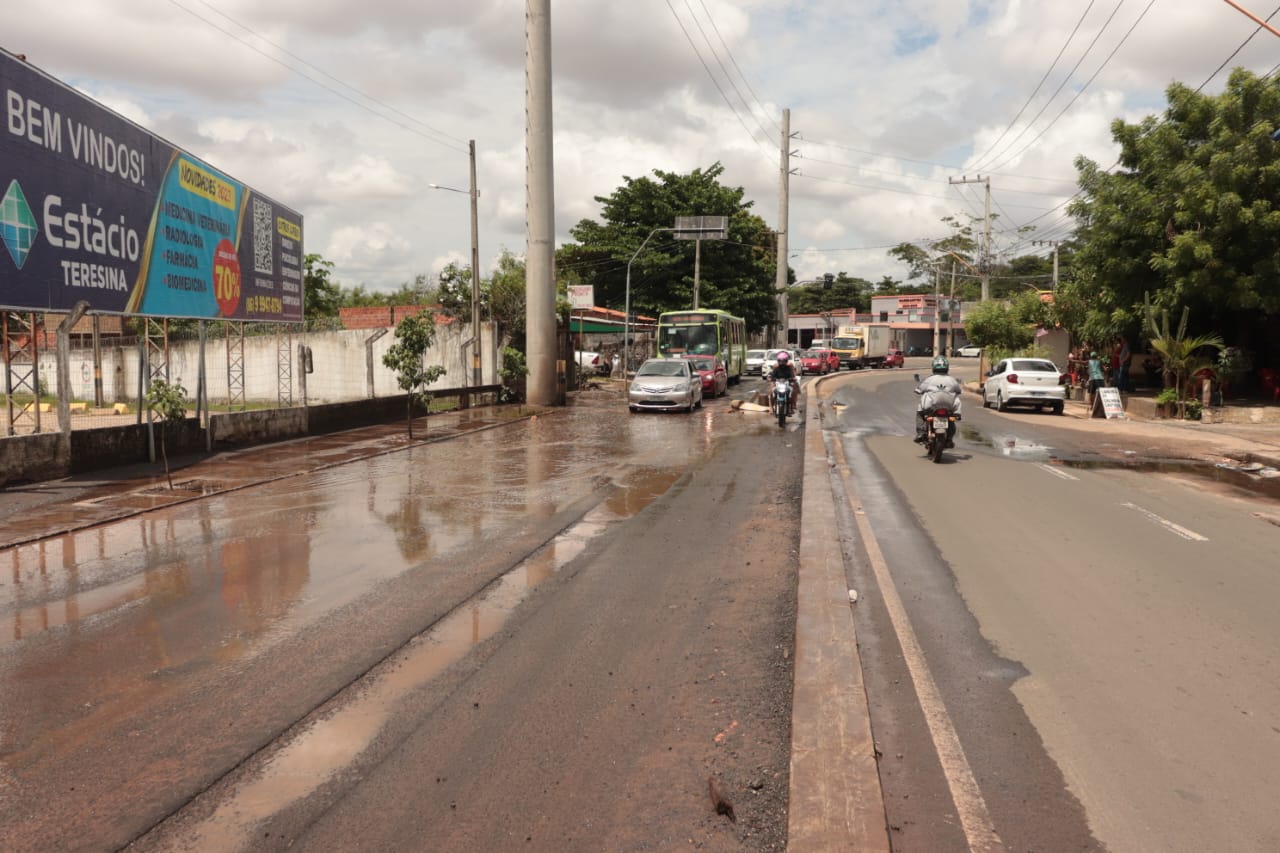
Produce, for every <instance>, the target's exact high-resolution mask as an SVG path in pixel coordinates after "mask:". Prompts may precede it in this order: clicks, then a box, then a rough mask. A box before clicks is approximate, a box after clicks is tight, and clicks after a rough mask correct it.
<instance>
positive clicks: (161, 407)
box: [144, 379, 187, 491]
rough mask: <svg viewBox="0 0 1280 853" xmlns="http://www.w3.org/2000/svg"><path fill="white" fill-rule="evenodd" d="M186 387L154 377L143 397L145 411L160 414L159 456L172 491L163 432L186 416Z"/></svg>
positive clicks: (167, 453)
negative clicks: (145, 405)
mask: <svg viewBox="0 0 1280 853" xmlns="http://www.w3.org/2000/svg"><path fill="white" fill-rule="evenodd" d="M186 395H187V389H186V388H183V387H182V384H181V383H174V384H172V385H170V384H169V383H168V382H166V381H164V380H163V379H155V380H152V382H151V387H149V388H148V389H147V394H146V397H145V398H144V400H145V402H146V404H147V411H149V412H153V413H155V414H157V415H159V416H160V458H161V459H162V460H164V478H165V479H166V480H167V481H168V482H169V491H173V476H172V475H171V474H170V473H169V452H168V449H167V448H166V447H165V433H166V432H168V427H169V425H170V424H180V423H182V420H183V418H185V417H186V416H187V407H186V405H185V404H184V403H183V398H185V397H186Z"/></svg>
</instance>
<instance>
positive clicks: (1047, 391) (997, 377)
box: [982, 358, 1068, 415]
mask: <svg viewBox="0 0 1280 853" xmlns="http://www.w3.org/2000/svg"><path fill="white" fill-rule="evenodd" d="M1067 380H1068V377H1067V375H1066V374H1064V373H1063V372H1062V371H1060V370H1058V366H1057V365H1056V364H1054V363H1053V362H1052V361H1049V360H1048V359H1045V358H1006V359H1004V360H1003V361H1001V362H1000V363H999V364H997V365H996V366H995V367H993V368H992V369H991V371H990V372H989V373H987V381H986V382H984V383H983V385H982V405H983V407H984V408H985V407H986V406H995V407H996V410H997V411H1000V412H1003V411H1005V410H1007V409H1008V408H1009V406H1034V407H1035V408H1037V409H1039V410H1040V411H1044V410H1045V409H1052V410H1053V413H1054V414H1055V415H1060V414H1062V408H1063V406H1064V405H1065V401H1066V399H1067Z"/></svg>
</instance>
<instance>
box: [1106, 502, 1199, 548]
mask: <svg viewBox="0 0 1280 853" xmlns="http://www.w3.org/2000/svg"><path fill="white" fill-rule="evenodd" d="M1120 506H1123V507H1128V508H1129V509H1136V510H1137V511H1138V512H1140V513H1142V514H1143V515H1145V516H1146V517H1147V518H1149V519H1151V520H1152V521H1154V522H1155V523H1156V524H1158V525H1160V526H1161V527H1163V528H1164V529H1165V530H1168V531H1169V532H1171V533H1176V534H1177V535H1178V536H1181V537H1182V538H1183V539H1190V540H1191V541H1193V542H1208V541H1209V537H1208V536H1201V535H1200V534H1199V533H1196V532H1195V531H1194V530H1188V529H1187V528H1185V527H1183V526H1182V525H1180V524H1174V523H1173V522H1172V521H1170V520H1169V519H1167V518H1161V517H1160V516H1158V515H1156V514H1155V513H1154V512H1152V511H1151V510H1149V509H1143V508H1142V507H1140V506H1138V505H1137V504H1131V503H1123V504H1120Z"/></svg>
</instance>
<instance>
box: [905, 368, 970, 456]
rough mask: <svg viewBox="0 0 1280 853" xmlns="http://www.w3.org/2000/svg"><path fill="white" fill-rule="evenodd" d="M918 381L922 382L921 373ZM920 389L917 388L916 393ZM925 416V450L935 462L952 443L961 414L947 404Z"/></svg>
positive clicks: (917, 375) (917, 378)
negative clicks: (951, 436) (952, 434)
mask: <svg viewBox="0 0 1280 853" xmlns="http://www.w3.org/2000/svg"><path fill="white" fill-rule="evenodd" d="M915 379H916V383H917V384H919V382H920V374H918V373H917V374H916V375H915ZM919 393H920V390H919V389H918V388H917V389H916V394H919ZM923 418H924V452H925V455H926V456H928V457H929V458H930V459H932V460H933V461H934V462H935V463H936V462H941V461H942V451H943V450H946V449H947V446H948V445H949V444H950V443H951V439H950V435H951V433H953V432H954V431H955V427H954V426H952V424H954V423H955V422H956V421H958V420H960V416H959V415H957V414H956V413H955V412H953V411H951V409H949V408H948V407H946V406H939V407H937V408H936V409H934V410H933V411H932V412H925V413H924V415H923Z"/></svg>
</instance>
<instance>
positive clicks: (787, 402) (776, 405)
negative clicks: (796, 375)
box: [769, 379, 791, 426]
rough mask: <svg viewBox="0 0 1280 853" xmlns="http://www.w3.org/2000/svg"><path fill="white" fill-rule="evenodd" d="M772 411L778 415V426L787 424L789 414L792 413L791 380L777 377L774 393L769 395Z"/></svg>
mask: <svg viewBox="0 0 1280 853" xmlns="http://www.w3.org/2000/svg"><path fill="white" fill-rule="evenodd" d="M769 405H770V408H771V410H772V412H773V413H774V414H775V415H777V416H778V426H786V425H787V415H788V414H790V413H791V380H790V379H775V380H774V382H773V393H772V394H770V395H769Z"/></svg>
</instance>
